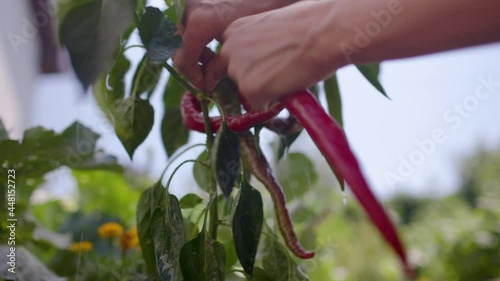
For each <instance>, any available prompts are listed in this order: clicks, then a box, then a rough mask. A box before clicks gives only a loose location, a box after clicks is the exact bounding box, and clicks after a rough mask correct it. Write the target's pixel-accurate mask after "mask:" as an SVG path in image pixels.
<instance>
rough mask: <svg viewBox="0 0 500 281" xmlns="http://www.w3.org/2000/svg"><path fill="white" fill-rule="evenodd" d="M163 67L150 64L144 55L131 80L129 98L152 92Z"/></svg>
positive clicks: (147, 57) (146, 55)
mask: <svg viewBox="0 0 500 281" xmlns="http://www.w3.org/2000/svg"><path fill="white" fill-rule="evenodd" d="M162 70H163V67H162V66H161V65H158V64H152V63H151V60H150V58H149V56H148V54H147V53H146V54H145V55H144V56H143V57H142V60H141V62H140V63H139V65H138V66H137V70H136V72H135V75H134V79H133V80H132V93H131V94H130V95H131V96H134V97H138V96H139V95H141V94H142V93H146V92H152V91H154V89H155V88H156V85H157V84H158V81H159V80H160V76H161V72H162Z"/></svg>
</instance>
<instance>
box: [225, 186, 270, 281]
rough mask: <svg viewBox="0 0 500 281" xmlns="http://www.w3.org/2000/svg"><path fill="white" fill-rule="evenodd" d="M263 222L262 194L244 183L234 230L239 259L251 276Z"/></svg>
mask: <svg viewBox="0 0 500 281" xmlns="http://www.w3.org/2000/svg"><path fill="white" fill-rule="evenodd" d="M263 220H264V211H263V203H262V196H261V195H260V192H259V191H257V190H256V189H254V188H253V187H252V186H251V185H250V184H248V183H246V182H243V183H242V186H241V194H240V198H239V202H238V206H237V207H236V211H235V212H234V216H233V225H232V229H233V237H234V244H235V247H236V253H237V254H238V259H239V261H240V263H241V265H242V266H243V269H244V270H245V272H246V273H248V275H250V276H252V272H253V266H254V263H255V255H256V254H257V247H258V246H259V239H260V233H261V231H262V223H263Z"/></svg>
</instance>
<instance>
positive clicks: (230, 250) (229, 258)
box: [224, 239, 238, 272]
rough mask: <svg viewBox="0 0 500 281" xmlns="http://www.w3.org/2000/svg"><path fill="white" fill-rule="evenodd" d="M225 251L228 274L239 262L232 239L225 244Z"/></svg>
mask: <svg viewBox="0 0 500 281" xmlns="http://www.w3.org/2000/svg"><path fill="white" fill-rule="evenodd" d="M224 251H225V253H226V269H225V270H226V272H227V271H229V270H231V268H232V267H233V265H235V264H236V262H237V261H238V255H237V254H236V248H235V246H234V242H233V240H232V239H230V240H228V241H226V242H225V243H224Z"/></svg>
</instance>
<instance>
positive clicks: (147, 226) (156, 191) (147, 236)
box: [136, 182, 166, 280]
mask: <svg viewBox="0 0 500 281" xmlns="http://www.w3.org/2000/svg"><path fill="white" fill-rule="evenodd" d="M165 191H166V190H165V188H164V187H163V186H162V185H161V182H157V183H156V184H155V185H154V186H153V187H151V188H148V189H146V190H145V191H144V192H143V193H142V195H141V198H140V199H139V203H138V204H137V212H136V221H137V234H138V237H139V243H140V245H141V252H142V256H143V257H144V260H145V261H146V269H147V273H148V276H149V277H152V278H153V279H154V280H156V279H159V275H158V271H157V270H156V266H155V265H156V255H155V243H154V238H153V233H154V231H153V226H152V220H151V218H152V216H153V211H154V210H156V208H157V207H161V206H163V203H164V199H165Z"/></svg>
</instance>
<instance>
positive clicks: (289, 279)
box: [256, 236, 309, 281]
mask: <svg viewBox="0 0 500 281" xmlns="http://www.w3.org/2000/svg"><path fill="white" fill-rule="evenodd" d="M262 267H263V269H264V272H265V273H267V275H268V277H269V278H270V279H271V280H274V281H308V280H309V278H307V276H306V275H305V274H304V273H302V272H301V271H300V269H299V268H298V267H297V264H296V263H295V261H294V260H293V259H292V258H291V257H290V255H288V254H287V253H286V252H285V250H284V248H283V246H282V245H281V244H279V243H278V242H277V240H276V239H273V238H272V237H268V236H265V239H264V247H263V250H262ZM256 280H259V279H256ZM263 280H266V279H263Z"/></svg>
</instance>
